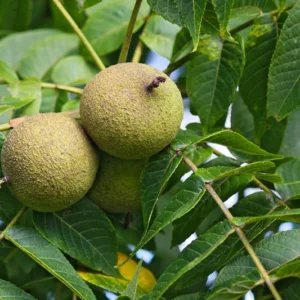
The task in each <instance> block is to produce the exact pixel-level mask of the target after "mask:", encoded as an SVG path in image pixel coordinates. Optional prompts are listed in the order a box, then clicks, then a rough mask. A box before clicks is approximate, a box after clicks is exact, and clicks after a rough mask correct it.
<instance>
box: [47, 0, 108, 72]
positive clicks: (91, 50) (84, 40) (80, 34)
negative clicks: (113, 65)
mask: <svg viewBox="0 0 300 300" xmlns="http://www.w3.org/2000/svg"><path fill="white" fill-rule="evenodd" d="M52 1H53V2H54V4H55V5H56V7H57V8H58V9H59V10H60V12H61V13H62V14H63V16H64V17H65V19H66V20H67V21H68V23H69V24H70V25H71V27H72V28H73V30H74V31H75V33H76V34H77V35H78V37H79V38H80V40H81V41H82V43H83V44H84V45H85V46H86V48H87V50H88V51H89V53H90V54H91V56H92V57H93V59H94V61H95V63H96V65H97V66H98V67H99V68H100V70H104V69H105V65H104V64H103V62H102V60H101V59H100V57H99V56H98V54H97V53H96V51H95V49H94V48H93V46H92V45H91V43H90V42H89V41H88V40H87V38H86V37H85V35H84V34H83V32H82V31H81V29H80V28H79V27H78V25H77V24H76V23H75V21H74V20H73V18H72V17H71V15H70V14H69V13H68V11H67V10H66V9H65V8H64V6H63V5H62V4H61V3H60V1H59V0H52Z"/></svg>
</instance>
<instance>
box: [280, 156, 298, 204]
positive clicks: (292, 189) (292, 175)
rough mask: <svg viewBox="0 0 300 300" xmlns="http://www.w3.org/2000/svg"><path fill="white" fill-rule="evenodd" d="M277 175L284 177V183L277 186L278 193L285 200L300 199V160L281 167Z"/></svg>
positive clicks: (291, 161) (294, 160)
mask: <svg viewBox="0 0 300 300" xmlns="http://www.w3.org/2000/svg"><path fill="white" fill-rule="evenodd" d="M276 173H277V174H279V175H280V176H281V177H282V181H283V182H282V183H278V184H275V188H276V190H277V191H278V193H279V194H280V195H281V197H282V198H284V199H297V198H299V197H300V159H299V158H298V159H293V160H290V161H288V162H286V163H284V164H282V165H280V166H279V167H278V168H277V170H276Z"/></svg>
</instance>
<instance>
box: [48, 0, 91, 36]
mask: <svg viewBox="0 0 300 300" xmlns="http://www.w3.org/2000/svg"><path fill="white" fill-rule="evenodd" d="M62 4H63V6H64V8H65V10H66V11H67V12H68V13H69V14H70V16H71V18H72V19H73V20H74V21H75V23H76V24H77V25H78V26H79V27H80V28H81V27H82V25H83V24H84V21H85V19H86V16H85V14H84V13H83V10H82V9H81V5H82V1H78V0H67V1H63V2H62ZM50 8H51V15H52V19H53V23H54V27H56V28H59V29H61V30H63V31H68V32H73V28H72V26H71V25H70V24H69V22H68V20H66V18H65V17H64V16H63V15H62V13H61V11H60V10H59V9H58V8H57V6H56V5H55V4H54V2H53V1H51V2H50Z"/></svg>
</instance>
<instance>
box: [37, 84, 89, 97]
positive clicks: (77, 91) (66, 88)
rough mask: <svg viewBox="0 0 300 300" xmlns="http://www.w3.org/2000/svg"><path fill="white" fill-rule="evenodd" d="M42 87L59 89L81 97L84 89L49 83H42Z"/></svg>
mask: <svg viewBox="0 0 300 300" xmlns="http://www.w3.org/2000/svg"><path fill="white" fill-rule="evenodd" d="M41 87H43V88H46V89H57V90H62V91H67V92H70V93H74V94H77V95H81V94H82V92H83V89H81V88H77V87H73V86H68V85H61V84H55V83H48V82H42V83H41Z"/></svg>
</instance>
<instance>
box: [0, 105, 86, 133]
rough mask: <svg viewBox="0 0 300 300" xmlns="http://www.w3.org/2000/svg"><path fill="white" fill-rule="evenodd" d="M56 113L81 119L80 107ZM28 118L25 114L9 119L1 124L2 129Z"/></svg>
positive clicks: (14, 125) (4, 129) (11, 126)
mask: <svg viewBox="0 0 300 300" xmlns="http://www.w3.org/2000/svg"><path fill="white" fill-rule="evenodd" d="M56 114H61V115H64V116H68V117H70V118H73V119H80V114H79V109H75V110H70V111H62V112H58V113H56ZM27 118H28V117H27V116H25V117H21V118H16V119H11V120H10V121H9V123H6V124H1V125H0V131H6V130H9V129H11V128H14V127H16V126H17V125H19V124H20V123H22V122H23V121H25V120H26V119H27Z"/></svg>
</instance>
